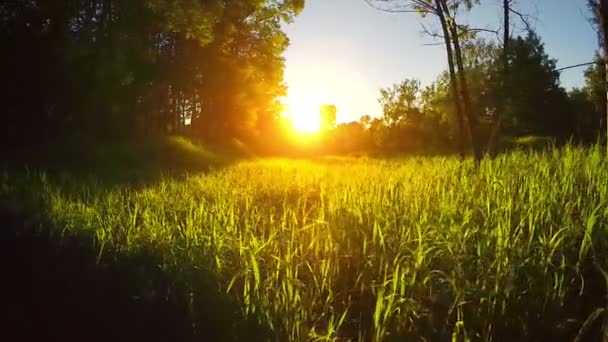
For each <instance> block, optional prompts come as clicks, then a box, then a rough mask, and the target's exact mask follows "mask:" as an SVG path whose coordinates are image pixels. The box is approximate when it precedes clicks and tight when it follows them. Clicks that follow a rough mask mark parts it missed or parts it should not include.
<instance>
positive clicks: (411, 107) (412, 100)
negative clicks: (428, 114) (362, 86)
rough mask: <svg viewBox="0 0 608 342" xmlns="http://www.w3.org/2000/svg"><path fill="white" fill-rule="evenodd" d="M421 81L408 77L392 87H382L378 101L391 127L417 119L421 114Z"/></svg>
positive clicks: (385, 119)
mask: <svg viewBox="0 0 608 342" xmlns="http://www.w3.org/2000/svg"><path fill="white" fill-rule="evenodd" d="M419 95H420V81H418V80H413V79H406V80H404V81H403V82H401V83H399V84H394V85H393V86H392V87H390V88H382V89H380V97H379V98H378V102H379V103H380V106H382V114H383V118H384V121H385V122H386V124H387V125H388V126H389V127H394V126H398V125H399V124H401V123H405V122H406V121H415V120H417V119H418V118H419V117H420V116H421V115H422V113H421V111H420V108H419Z"/></svg>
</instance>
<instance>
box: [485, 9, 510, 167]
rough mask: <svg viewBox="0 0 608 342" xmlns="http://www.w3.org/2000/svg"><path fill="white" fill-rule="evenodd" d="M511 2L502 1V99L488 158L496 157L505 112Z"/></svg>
mask: <svg viewBox="0 0 608 342" xmlns="http://www.w3.org/2000/svg"><path fill="white" fill-rule="evenodd" d="M510 1H511V0H503V12H504V31H503V46H502V86H501V88H502V97H501V103H500V108H498V110H497V113H496V114H497V116H496V121H494V124H493V125H492V131H491V132H490V139H489V140H488V154H489V155H490V157H494V156H495V155H496V145H497V142H498V135H499V133H500V129H501V126H502V121H503V119H504V115H505V112H506V111H507V108H508V106H507V103H508V96H509V95H508V94H507V92H506V84H505V79H506V77H507V75H508V73H509V55H508V52H509V44H510V41H511V34H510V27H509V25H511V24H510V22H509V10H510V8H509V6H510Z"/></svg>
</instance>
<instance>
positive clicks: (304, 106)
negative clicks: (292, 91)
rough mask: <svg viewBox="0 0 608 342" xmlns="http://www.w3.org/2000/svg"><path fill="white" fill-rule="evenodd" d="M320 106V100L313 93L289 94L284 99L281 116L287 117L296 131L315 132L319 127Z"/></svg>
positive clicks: (303, 132) (302, 132)
mask: <svg viewBox="0 0 608 342" xmlns="http://www.w3.org/2000/svg"><path fill="white" fill-rule="evenodd" d="M320 106H321V102H320V100H319V99H318V98H317V96H314V95H304V94H299V95H296V96H289V97H288V98H286V99H285V110H284V112H283V116H284V117H287V118H289V120H290V121H291V125H292V126H293V128H294V130H295V131H296V132H298V133H301V134H312V133H317V132H318V131H319V130H320V129H321V117H320V115H319V108H320Z"/></svg>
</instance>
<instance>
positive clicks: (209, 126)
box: [0, 0, 303, 142]
mask: <svg viewBox="0 0 608 342" xmlns="http://www.w3.org/2000/svg"><path fill="white" fill-rule="evenodd" d="M302 7H303V1H302V0H244V1H239V2H238V3H235V2H232V1H228V0H209V1H192V0H174V1H160V0H142V1H131V0H65V1H46V0H28V1H8V2H0V39H2V41H3V42H5V44H4V45H3V53H2V54H0V73H1V74H2V75H3V77H2V79H0V87H1V88H2V91H1V92H0V100H1V101H2V102H3V104H5V106H6V108H7V110H6V111H3V115H4V116H5V118H4V119H5V120H4V121H5V122H6V123H7V125H6V126H4V125H3V126H2V128H0V129H1V130H2V132H1V133H2V134H0V136H1V139H3V140H5V141H13V142H18V141H20V140H21V142H22V141H23V140H26V138H25V135H24V134H22V132H23V131H25V130H27V131H28V132H30V133H31V134H30V135H29V138H30V139H31V138H39V139H41V140H44V139H48V138H50V137H52V136H63V135H66V134H76V133H80V134H82V135H84V136H86V137H97V138H115V137H121V138H133V137H136V136H140V135H162V134H174V133H184V132H186V131H190V132H193V134H196V135H197V136H198V137H199V138H201V139H209V140H214V141H216V140H217V141H225V140H227V138H229V137H238V138H240V139H248V140H249V141H254V140H255V138H256V137H257V136H259V135H260V134H262V128H264V129H267V128H268V127H269V123H268V122H267V121H272V120H275V119H276V115H275V114H276V113H274V112H273V111H276V106H275V105H274V101H275V99H276V98H277V97H278V96H280V95H282V94H284V93H285V86H284V85H283V84H282V78H283V77H282V76H283V75H282V73H283V67H284V60H283V57H282V53H283V51H284V50H285V48H286V47H287V44H288V39H287V37H286V36H285V34H284V33H283V31H282V28H281V25H282V23H284V22H290V21H291V20H292V19H293V17H294V16H295V15H297V14H298V13H299V11H300V10H301V9H302ZM40 56H45V58H44V59H43V58H40ZM264 121H266V122H264ZM5 127H6V129H5Z"/></svg>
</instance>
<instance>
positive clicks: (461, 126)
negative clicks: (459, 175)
mask: <svg viewBox="0 0 608 342" xmlns="http://www.w3.org/2000/svg"><path fill="white" fill-rule="evenodd" d="M441 1H442V0H435V4H436V6H437V16H438V17H439V21H440V22H441V28H442V30H443V37H444V41H445V47H446V53H447V57H448V68H449V72H450V86H451V90H452V98H453V99H454V104H455V105H456V115H457V122H458V135H459V136H458V149H459V152H460V157H461V158H463V159H464V157H465V155H466V152H465V147H464V114H463V108H462V101H461V99H460V97H459V96H458V94H459V91H458V81H457V79H456V69H455V67H454V54H453V52H452V40H451V38H450V31H449V29H448V24H447V21H446V18H445V13H444V11H443V6H442V5H441Z"/></svg>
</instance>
